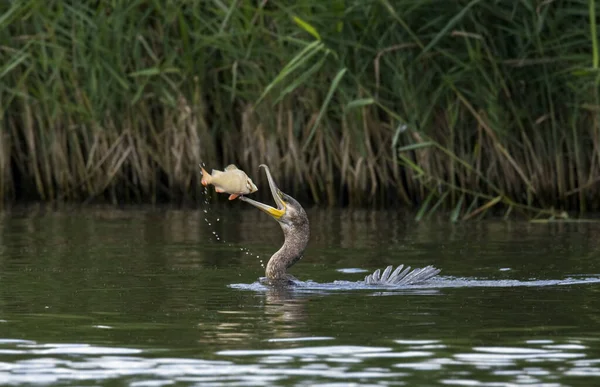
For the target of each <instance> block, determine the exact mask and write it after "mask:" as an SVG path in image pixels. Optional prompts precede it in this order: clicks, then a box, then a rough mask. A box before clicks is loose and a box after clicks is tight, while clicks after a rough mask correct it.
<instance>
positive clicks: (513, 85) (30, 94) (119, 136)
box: [0, 0, 600, 219]
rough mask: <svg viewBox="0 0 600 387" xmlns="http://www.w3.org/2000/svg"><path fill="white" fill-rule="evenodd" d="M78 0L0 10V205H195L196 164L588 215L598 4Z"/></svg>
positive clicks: (377, 194) (397, 198) (316, 187)
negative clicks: (264, 170) (23, 202)
mask: <svg viewBox="0 0 600 387" xmlns="http://www.w3.org/2000/svg"><path fill="white" fill-rule="evenodd" d="M70 3H71V2H63V1H46V0H21V1H12V2H2V3H1V4H0V15H1V16H0V42H2V43H1V44H0V57H1V61H0V77H1V82H0V199H2V202H4V203H6V202H9V201H12V200H19V199H33V200H38V199H39V200H43V201H52V200H61V201H62V200H67V201H89V200H105V199H106V200H110V201H112V202H119V203H121V202H144V201H163V200H175V201H180V200H186V201H188V200H198V199H200V197H201V187H199V184H198V181H199V169H198V164H199V163H201V162H205V163H206V165H207V166H208V167H209V168H213V167H215V168H217V167H222V166H224V165H225V164H227V163H237V164H238V165H239V166H240V167H241V168H243V169H244V170H246V171H247V172H248V173H249V174H250V175H251V176H253V177H254V176H256V175H258V172H257V168H258V165H259V164H261V163H266V164H268V165H270V166H271V169H272V170H273V172H274V174H275V176H276V177H277V178H278V180H279V181H280V182H281V186H282V188H285V190H287V191H288V192H290V193H291V194H293V195H296V196H298V197H299V199H301V200H303V201H304V202H305V203H307V204H309V203H310V202H315V203H319V204H325V205H346V204H349V205H356V206H362V205H373V204H375V205H385V206H393V205H408V206H413V207H415V208H418V209H420V211H419V212H418V215H417V216H418V217H419V218H420V217H424V216H427V215H428V214H431V213H435V212H436V211H439V210H442V209H445V210H450V211H451V214H452V218H453V219H461V218H466V219H470V218H474V217H477V216H481V215H484V214H485V213H486V212H487V211H488V210H496V209H501V210H502V211H506V212H511V211H514V210H523V211H525V212H526V213H528V214H530V215H531V214H538V215H541V216H545V217H548V216H550V217H552V216H557V214H559V212H560V211H562V210H569V211H576V212H578V213H586V212H588V211H597V210H599V209H600V181H599V180H600V132H599V124H600V123H599V120H598V118H599V112H600V101H599V90H598V82H599V79H600V78H599V75H600V71H599V69H598V62H599V54H598V32H597V30H596V24H595V22H594V23H590V21H595V20H596V13H598V12H599V10H597V6H596V4H595V2H594V1H593V0H575V1H570V2H556V1H555V2H553V1H547V2H539V1H533V0H526V1H519V2H495V1H494V2H492V1H478V0H472V1H466V0H465V1H462V0H455V1H448V0H428V1H422V0H398V1H390V0H377V1H376V0H368V1H363V0H346V1H341V0H335V1H331V2H318V1H314V0H312V1H309V0H301V1H296V2H283V1H269V0H260V1H251V2H250V1H200V2H186V1H166V2H162V1H150V0H127V1H126V0H112V1H108V0H99V1H96V2H75V3H73V4H70ZM254 179H255V181H256V180H257V179H258V177H254ZM258 180H259V182H260V181H261V180H260V179H258ZM259 188H260V186H259ZM261 191H262V195H264V196H263V197H265V198H266V197H268V196H267V195H266V194H267V192H266V191H267V190H266V189H263V190H261ZM554 209H556V212H555V211H554Z"/></svg>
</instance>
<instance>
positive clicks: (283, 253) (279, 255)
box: [240, 164, 440, 286]
mask: <svg viewBox="0 0 600 387" xmlns="http://www.w3.org/2000/svg"><path fill="white" fill-rule="evenodd" d="M260 167H262V168H264V169H265V173H266V175H267V179H268V181H269V188H270V190H271V194H272V195H273V199H274V200H275V205H276V206H277V207H276V208H275V207H271V206H269V205H267V204H263V203H261V202H257V201H256V200H252V199H249V198H247V197H245V196H240V200H242V201H244V202H246V203H249V204H251V205H253V206H254V207H256V208H258V209H259V210H261V211H263V212H265V213H267V214H269V215H270V216H271V217H273V218H274V219H275V220H276V221H277V222H278V223H279V225H280V226H281V229H282V230H283V236H284V242H283V246H281V248H280V249H279V250H278V251H277V252H276V253H275V254H273V256H272V257H271V259H269V262H268V263H267V268H266V270H265V274H266V279H267V282H268V283H269V284H271V285H275V286H277V285H279V286H281V285H284V286H285V285H293V284H294V283H295V282H296V281H298V280H297V279H296V278H294V277H293V276H292V275H290V274H288V273H287V269H289V268H290V267H292V266H293V265H294V264H295V263H296V262H298V261H299V260H300V259H301V258H302V255H303V254H304V249H306V245H307V244H308V239H309V237H310V226H309V223H308V217H307V216H306V211H304V208H302V206H301V205H300V203H298V202H297V201H296V199H294V198H293V197H291V196H290V195H287V194H285V193H283V192H282V191H281V190H280V189H279V188H278V187H277V185H276V184H275V181H274V180H273V177H272V176H271V171H270V170H269V167H267V166H266V165H264V164H261V165H260ZM392 269H393V267H392V266H388V267H387V268H386V269H385V270H384V271H383V272H381V271H380V270H379V269H377V270H375V272H374V273H373V274H369V275H367V276H366V277H365V279H364V282H365V284H366V285H383V286H404V285H414V284H418V283H422V282H424V281H427V280H428V279H430V278H432V277H435V276H436V275H437V274H438V273H439V272H440V270H439V269H436V268H435V267H433V266H426V267H424V268H420V269H414V270H412V271H411V268H410V266H408V267H406V268H405V267H404V265H400V266H398V267H397V268H396V270H393V271H392Z"/></svg>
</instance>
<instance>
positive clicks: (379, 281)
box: [365, 265, 441, 286]
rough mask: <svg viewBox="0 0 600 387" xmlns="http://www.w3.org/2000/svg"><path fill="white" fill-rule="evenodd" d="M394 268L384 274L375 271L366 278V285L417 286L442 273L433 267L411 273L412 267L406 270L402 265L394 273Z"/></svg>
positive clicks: (388, 268)
mask: <svg viewBox="0 0 600 387" xmlns="http://www.w3.org/2000/svg"><path fill="white" fill-rule="evenodd" d="M393 268H394V267H393V266H388V267H386V268H385V270H384V271H383V273H381V271H380V270H379V269H377V270H375V272H374V273H373V274H369V275H368V276H366V277H365V284H367V285H384V286H404V285H415V284H418V283H421V282H424V281H427V280H428V279H430V278H433V277H435V276H436V275H438V273H439V272H440V271H441V270H440V269H436V268H435V267H433V266H425V267H424V268H421V269H414V270H412V271H411V270H410V269H411V268H410V266H407V267H406V268H404V265H400V266H398V267H397V268H396V270H394V271H393V272H392V269H393Z"/></svg>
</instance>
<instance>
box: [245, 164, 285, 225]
mask: <svg viewBox="0 0 600 387" xmlns="http://www.w3.org/2000/svg"><path fill="white" fill-rule="evenodd" d="M259 168H264V169H265V173H266V175H267V180H268V181H269V188H270V189H271V194H272V195H273V199H274V200H275V205H276V206H277V208H275V207H271V206H269V205H267V204H263V203H261V202H257V201H256V200H252V199H249V198H247V197H245V196H240V200H242V201H244V202H246V203H249V204H252V205H253V206H254V207H256V208H258V209H259V210H261V211H263V212H265V213H267V214H269V215H271V216H272V217H273V218H275V219H277V220H279V219H281V217H282V216H283V215H285V210H286V207H287V204H286V203H285V201H284V200H283V192H281V191H280V190H279V188H278V187H277V184H275V181H274V180H273V176H271V171H270V170H269V167H267V166H266V165H265V164H261V165H259Z"/></svg>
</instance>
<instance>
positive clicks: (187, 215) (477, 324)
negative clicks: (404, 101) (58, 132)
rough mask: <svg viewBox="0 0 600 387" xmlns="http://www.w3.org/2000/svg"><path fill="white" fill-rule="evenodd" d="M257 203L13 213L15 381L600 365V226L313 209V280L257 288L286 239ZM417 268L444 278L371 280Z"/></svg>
mask: <svg viewBox="0 0 600 387" xmlns="http://www.w3.org/2000/svg"><path fill="white" fill-rule="evenodd" d="M241 204H242V203H239V202H234V203H227V205H228V207H231V208H230V209H218V208H206V210H207V211H206V212H204V209H200V210H194V211H184V210H168V209H144V208H137V209H136V208H129V209H126V210H112V209H107V208H91V209H64V210H61V211H48V210H44V209H37V210H36V209H34V210H30V209H27V210H12V211H11V212H5V213H0V284H1V286H0V380H1V381H2V382H3V383H4V384H13V385H14V384H21V383H36V384H53V385H78V386H79V385H98V384H105V383H116V384H118V385H133V386H162V385H169V384H171V383H174V382H178V383H179V384H182V385H228V386H229V385H281V384H290V385H307V386H308V385H311V386H312V385H315V384H336V383H337V384H339V385H347V384H349V383H355V384H361V385H422V384H449V385H491V386H492V385H493V386H499V385H500V386H502V385H507V386H508V385H519V384H529V385H552V386H560V385H565V386H567V385H569V386H570V385H575V384H582V385H590V384H593V381H594V380H595V378H597V377H598V376H600V345H599V340H600V333H598V332H600V329H599V328H600V323H599V317H598V316H600V313H599V310H598V305H599V304H600V303H599V301H600V299H599V290H600V285H599V284H597V283H592V281H595V278H597V277H600V275H599V274H598V273H600V267H599V262H600V260H599V259H598V258H599V257H600V249H599V247H600V246H598V243H599V242H598V241H599V240H600V239H599V238H598V237H599V235H598V234H599V232H600V225H596V224H555V225H540V224H529V223H524V222H495V221H489V222H480V223H472V224H466V225H450V224H447V223H445V222H444V223H435V222H431V223H419V224H414V223H412V222H410V221H407V220H406V219H405V218H404V217H403V215H402V214H399V213H395V212H390V211H381V212H373V211H357V212H346V211H318V210H312V211H309V217H310V220H311V224H312V226H313V238H312V239H311V244H310V246H309V249H308V250H307V252H306V256H305V258H304V259H303V260H302V261H301V262H300V263H299V264H298V265H296V266H295V267H294V268H293V270H292V271H293V274H294V275H295V276H297V277H298V278H300V279H302V280H303V281H304V282H303V283H304V285H305V286H303V287H301V288H299V289H266V288H260V289H255V288H252V287H253V286H255V285H254V284H255V282H256V281H257V279H258V277H260V276H262V275H264V269H263V268H262V267H261V262H260V261H261V260H263V263H264V262H266V260H267V259H268V258H269V256H270V255H271V254H272V253H273V252H274V251H275V250H276V249H277V248H278V246H279V244H280V243H281V241H282V235H281V231H280V229H279V226H278V225H277V224H276V223H275V222H273V221H272V220H271V219H269V218H268V217H267V216H266V215H264V214H262V213H260V212H258V211H252V210H248V209H244V210H240V209H241V208H243V207H241V206H240V205H241ZM217 238H218V239H217ZM257 256H258V257H257ZM400 263H403V264H407V265H411V266H413V267H414V266H423V265H430V264H431V265H435V266H437V267H440V268H441V269H442V270H443V271H442V275H443V277H442V278H440V279H438V280H435V281H433V282H432V284H430V285H428V286H423V287H419V288H411V289H376V288H367V287H364V286H362V287H361V286H357V285H356V284H357V282H356V281H359V280H360V279H362V278H364V275H365V271H372V270H373V269H376V268H381V267H384V266H387V265H397V264H400ZM585 281H588V283H583V282H585ZM574 282H578V284H575V283H574ZM236 284H238V285H236ZM240 284H242V285H240ZM244 284H247V285H244ZM248 284H250V285H248ZM523 284H525V285H526V286H523ZM513 285H514V286H513ZM381 296H385V297H381Z"/></svg>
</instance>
